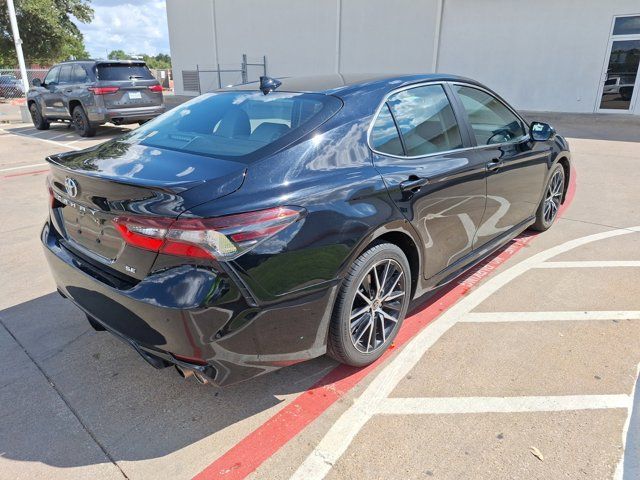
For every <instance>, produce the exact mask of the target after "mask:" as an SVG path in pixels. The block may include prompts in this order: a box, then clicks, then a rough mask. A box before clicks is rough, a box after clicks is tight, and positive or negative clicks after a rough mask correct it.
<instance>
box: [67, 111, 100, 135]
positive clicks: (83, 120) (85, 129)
mask: <svg viewBox="0 0 640 480" xmlns="http://www.w3.org/2000/svg"><path fill="white" fill-rule="evenodd" d="M71 121H72V122H73V126H74V127H75V129H76V132H78V135H80V136H81V137H93V136H94V135H95V134H96V127H95V126H94V125H92V124H91V122H89V117H87V114H86V113H85V111H84V108H82V107H81V106H80V105H77V106H75V107H74V108H73V112H71Z"/></svg>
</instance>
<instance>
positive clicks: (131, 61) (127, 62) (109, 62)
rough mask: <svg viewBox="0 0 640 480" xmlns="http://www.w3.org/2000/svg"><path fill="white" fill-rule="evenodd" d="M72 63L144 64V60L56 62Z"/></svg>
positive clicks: (62, 63)
mask: <svg viewBox="0 0 640 480" xmlns="http://www.w3.org/2000/svg"><path fill="white" fill-rule="evenodd" d="M74 63H81V64H89V65H101V64H114V63H115V64H118V63H119V64H123V65H140V64H145V65H146V63H145V61H144V60H92V59H90V60H67V61H64V62H60V63H57V64H56V65H69V64H74Z"/></svg>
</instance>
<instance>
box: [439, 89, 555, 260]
mask: <svg viewBox="0 0 640 480" xmlns="http://www.w3.org/2000/svg"><path fill="white" fill-rule="evenodd" d="M452 90H453V91H454V92H455V94H456V95H457V98H458V99H459V101H460V103H461V106H462V110H463V112H464V113H463V114H464V115H466V116H467V118H468V124H469V126H470V128H471V136H472V140H473V141H474V142H475V143H476V145H477V148H476V149H475V155H476V157H477V161H478V163H480V164H484V165H485V166H486V168H487V208H486V211H485V214H484V217H483V219H482V223H481V225H480V228H479V229H478V232H477V236H476V237H477V238H476V240H475V242H474V248H478V247H481V246H482V245H483V244H485V243H487V242H489V241H491V240H493V239H496V238H497V237H499V236H500V235H502V234H505V233H506V232H508V231H509V230H511V229H513V228H515V227H517V226H518V225H519V224H521V223H522V222H524V221H525V220H527V219H528V218H529V217H531V216H532V215H534V214H535V211H536V209H537V207H538V203H539V202H540V197H541V195H542V189H543V186H544V182H545V177H546V173H547V170H548V161H549V156H550V154H551V147H550V146H549V145H547V144H545V142H532V141H531V139H530V137H529V135H528V128H527V126H526V124H525V123H524V122H523V121H522V120H521V119H520V117H519V116H517V115H516V114H515V112H514V111H513V110H511V108H509V107H508V106H507V105H506V104H504V103H503V102H502V101H501V100H500V99H498V98H497V97H495V96H494V95H492V94H491V93H490V92H488V91H486V90H484V89H481V88H479V87H477V86H471V85H465V84H453V85H452Z"/></svg>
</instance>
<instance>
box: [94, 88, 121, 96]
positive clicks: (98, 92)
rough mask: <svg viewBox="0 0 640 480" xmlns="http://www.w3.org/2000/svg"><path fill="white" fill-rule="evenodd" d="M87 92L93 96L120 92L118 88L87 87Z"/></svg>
mask: <svg viewBox="0 0 640 480" xmlns="http://www.w3.org/2000/svg"><path fill="white" fill-rule="evenodd" d="M88 90H89V91H90V92H93V93H94V94H95V95H107V94H109V93H116V92H117V91H118V90H120V87H89V88H88Z"/></svg>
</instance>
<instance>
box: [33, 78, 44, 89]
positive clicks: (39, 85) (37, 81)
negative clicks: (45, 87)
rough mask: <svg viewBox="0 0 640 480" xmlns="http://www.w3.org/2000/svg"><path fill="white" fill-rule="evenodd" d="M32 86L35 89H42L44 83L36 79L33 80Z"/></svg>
mask: <svg viewBox="0 0 640 480" xmlns="http://www.w3.org/2000/svg"><path fill="white" fill-rule="evenodd" d="M31 85H33V86H34V87H41V86H42V82H41V81H40V79H39V78H34V79H33V80H31Z"/></svg>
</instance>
